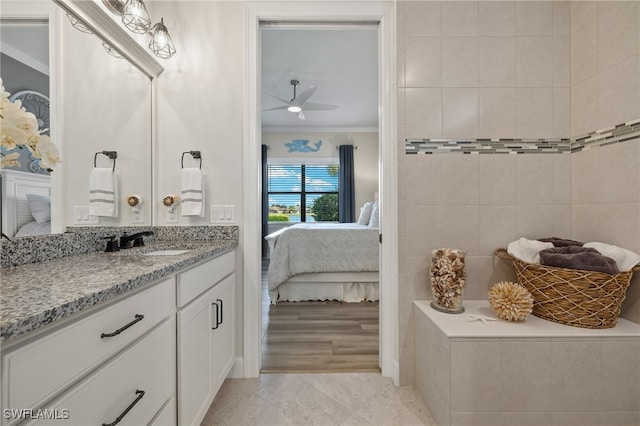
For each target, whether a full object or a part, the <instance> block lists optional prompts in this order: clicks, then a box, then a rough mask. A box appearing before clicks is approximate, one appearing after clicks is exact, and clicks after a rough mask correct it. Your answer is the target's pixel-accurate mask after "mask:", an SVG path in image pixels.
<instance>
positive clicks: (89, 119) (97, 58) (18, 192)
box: [0, 1, 162, 236]
mask: <svg viewBox="0 0 640 426" xmlns="http://www.w3.org/2000/svg"><path fill="white" fill-rule="evenodd" d="M9 3H12V4H9ZM24 3H29V2H25V1H20V2H11V1H9V2H5V1H3V11H2V16H0V18H1V19H2V21H1V23H2V25H1V26H0V27H1V28H2V30H3V33H2V49H1V50H2V53H3V56H2V61H1V62H0V65H2V69H1V71H0V77H2V78H3V80H4V85H5V86H6V89H7V91H10V92H12V93H14V92H18V91H20V90H35V91H37V92H40V93H42V94H43V95H48V93H49V90H52V91H53V92H56V93H57V95H56V96H53V97H52V101H53V102H52V103H51V105H50V107H51V117H53V118H57V121H56V120H54V119H53V118H52V120H51V121H52V122H51V129H52V132H53V133H54V135H55V137H54V139H55V140H54V143H56V145H58V147H59V149H60V151H61V159H62V163H59V164H58V165H57V166H56V167H55V170H54V172H53V173H52V178H51V180H53V181H56V182H60V183H59V184H58V183H56V184H54V185H53V187H52V190H50V189H49V187H50V185H49V183H48V182H46V178H44V179H45V183H44V184H43V183H38V184H37V185H36V186H37V188H35V189H34V187H33V186H32V185H31V183H29V181H30V180H29V179H26V180H25V179H22V177H23V174H24V175H29V176H27V177H32V176H34V175H35V174H34V173H32V171H29V170H27V171H24V172H23V173H22V174H21V173H18V175H19V177H20V179H18V183H17V184H16V183H15V182H13V181H11V179H6V178H5V174H6V173H9V174H11V172H9V170H10V169H11V168H6V167H3V169H2V174H3V182H2V188H3V191H2V230H3V232H4V233H5V234H7V235H10V236H13V235H14V234H15V232H16V231H17V228H18V222H20V225H24V224H25V223H26V222H30V221H33V220H34V216H35V215H36V213H35V212H33V211H31V209H30V208H29V203H28V201H27V199H26V193H27V192H32V193H42V192H43V191H45V192H46V193H49V191H51V193H52V196H51V203H52V209H51V210H52V211H53V212H54V214H53V217H54V219H53V221H52V229H53V230H54V232H56V231H57V232H60V231H62V230H64V229H65V228H66V227H67V226H73V225H92V224H94V223H92V222H93V221H92V220H87V219H90V218H88V217H87V216H86V211H87V210H86V208H87V207H88V205H89V175H90V173H91V171H92V170H93V168H94V155H95V153H96V152H101V151H117V152H118V158H117V167H116V174H117V176H118V177H117V192H118V197H117V204H118V208H117V217H100V218H98V223H97V224H99V225H132V224H140V225H150V224H151V223H152V217H151V211H152V209H151V207H152V205H153V203H152V198H151V197H152V194H151V185H152V183H151V176H152V172H151V158H152V154H151V147H152V122H151V119H152V113H151V102H152V100H151V80H150V77H149V76H151V75H152V73H151V72H149V71H147V70H148V69H153V70H154V72H155V75H156V76H157V75H158V74H159V72H161V70H162V68H161V67H160V66H159V65H158V66H157V68H154V67H155V66H156V64H154V63H152V62H149V61H148V59H146V58H143V60H142V61H143V63H144V65H143V66H141V65H140V62H135V59H133V60H132V62H131V63H130V62H128V61H127V60H125V59H116V58H115V57H113V56H110V54H114V53H115V54H116V55H119V54H120V52H119V51H118V49H114V48H113V45H116V46H123V42H122V38H121V37H117V38H114V40H116V41H115V42H114V43H111V39H110V37H109V34H110V32H109V31H104V28H102V27H100V29H101V30H102V31H99V36H100V38H98V37H95V36H94V35H89V34H86V33H81V32H79V31H78V30H76V29H75V28H74V27H73V26H72V25H71V22H70V20H68V19H67V18H66V17H64V15H63V14H61V16H62V18H60V19H55V20H53V21H51V25H57V26H58V27H57V28H51V31H49V30H48V29H47V25H48V22H47V21H48V20H47V19H33V18H29V19H23V18H22V15H25V16H30V17H31V16H33V15H34V13H32V12H33V8H32V5H27V6H22V7H23V9H25V8H26V10H27V11H28V13H24V14H23V13H21V12H20V6H21V5H24ZM40 3H42V2H40ZM16 4H19V7H17V8H16V7H15V5H16ZM34 4H35V2H34ZM49 4H51V3H49ZM8 6H13V7H8ZM30 8H31V9H30ZM14 9H16V10H18V12H16V13H13V11H14ZM65 9H66V12H73V10H70V9H69V8H68V7H66V8H65ZM83 9H84V7H83ZM9 10H10V11H11V12H7V11H9ZM11 13H13V15H14V16H12V15H11ZM104 15H105V16H107V15H106V13H105V14H104ZM43 16H45V17H46V16H51V14H50V12H45V13H43ZM72 16H73V17H74V18H75V20H78V21H79V23H80V24H82V23H83V21H82V20H80V19H79V18H78V17H77V16H74V15H72ZM83 16H88V18H91V19H92V20H91V21H89V22H93V23H94V25H93V26H91V25H88V28H90V29H91V30H94V29H95V28H96V27H95V22H96V20H97V21H98V22H100V20H101V19H103V17H101V16H96V14H95V13H92V14H89V15H86V14H85V15H83ZM8 23H11V25H8ZM36 23H37V24H38V25H35V24H36ZM9 27H14V28H16V29H18V28H19V29H20V31H24V33H23V34H22V35H21V36H19V37H17V38H18V39H20V40H22V41H25V40H28V41H31V42H33V41H35V40H41V41H40V45H41V46H43V48H41V50H42V49H43V50H44V53H41V54H42V55H43V56H44V58H46V59H48V58H49V55H50V54H51V55H56V56H52V57H54V58H56V61H55V62H53V63H52V66H53V68H52V71H51V75H52V80H51V85H52V87H51V89H50V88H49V77H48V75H46V73H43V72H42V70H41V67H39V66H37V65H36V66H35V67H34V65H33V63H28V64H27V66H28V67H29V68H30V69H31V68H33V69H35V71H36V74H37V73H39V74H41V80H42V82H41V83H37V82H35V81H34V80H33V79H32V80H30V81H27V82H17V79H18V78H19V77H20V78H22V77H25V76H27V75H29V74H30V72H27V71H25V70H24V69H23V70H22V71H19V72H17V73H14V75H16V74H17V77H10V74H9V73H8V72H6V70H5V68H6V67H5V65H8V64H10V63H11V61H10V60H6V59H5V50H7V43H6V41H7V40H8V39H9V38H8V37H5V29H6V28H9ZM16 31H17V30H16ZM36 34H40V35H44V38H42V39H41V38H40V36H36ZM48 34H55V37H56V38H58V40H59V45H58V44H57V43H58V42H56V43H49V42H48V41H47V36H48ZM126 43H128V41H126V42H125V44H124V48H125V49H126V50H125V51H126V52H127V54H126V55H124V56H126V57H127V58H134V57H135V55H132V54H131V52H132V50H131V49H130V48H129V47H128V46H127V44H126ZM31 44H33V43H31ZM49 46H53V47H54V48H56V49H57V50H58V51H52V52H51V53H50V52H49ZM29 48H30V47H29V46H25V45H24V43H23V44H22V45H19V46H18V47H15V49H14V51H16V52H18V54H17V56H18V57H20V58H22V57H24V56H29V53H28V50H29ZM107 48H109V50H111V52H110V53H109V54H108V53H107V51H106V49H107ZM9 50H11V48H9ZM134 51H135V49H134ZM14 56H16V55H14ZM22 62H24V61H22ZM27 62H29V61H27ZM45 62H46V60H45ZM132 63H135V66H134V65H132ZM22 66H25V64H22ZM45 68H46V66H45ZM141 70H145V71H144V73H143V72H141ZM56 73H57V76H56V77H55V78H53V76H54V75H55V74H56ZM54 84H55V87H53V85H54ZM56 89H57V90H56ZM25 160H26V157H25ZM24 163H25V165H27V166H28V164H29V161H24ZM111 165H112V162H111V161H110V160H109V159H108V158H107V157H106V156H102V155H99V156H98V158H97V159H96V166H97V167H99V168H101V167H111ZM33 167H34V166H32V168H33ZM13 174H14V175H15V173H13ZM44 174H46V172H44ZM8 180H9V181H10V182H7V181H8ZM25 182H26V183H25ZM43 185H44V187H45V189H43V188H42V186H43ZM8 186H9V187H10V189H11V191H9V192H11V194H8V193H7V192H8V191H7V187H8ZM131 194H136V195H138V196H139V197H140V198H141V200H142V204H141V205H138V206H137V207H138V208H137V212H136V214H134V212H133V211H132V210H133V208H132V207H130V206H129V205H128V204H127V202H126V200H127V196H128V195H131ZM8 196H11V197H14V198H12V199H11V200H9V201H10V202H7V197H8ZM15 197H17V199H16V198H15ZM75 207H81V208H79V209H78V208H75ZM56 211H58V212H61V214H58V215H56V214H55V212H56ZM56 216H57V217H56ZM8 222H11V223H13V225H12V227H11V229H9V226H8ZM36 222H37V221H36Z"/></svg>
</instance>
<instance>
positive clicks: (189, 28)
mask: <svg viewBox="0 0 640 426" xmlns="http://www.w3.org/2000/svg"><path fill="white" fill-rule="evenodd" d="M153 5H154V6H153V12H150V13H152V14H153V15H154V16H155V17H159V16H163V17H164V22H165V25H167V28H168V29H169V32H170V34H171V35H172V37H173V41H174V43H175V46H176V50H177V52H178V53H176V55H175V56H174V57H173V58H171V59H169V60H164V61H162V65H164V67H165V70H164V72H163V73H162V75H161V76H160V77H159V79H158V83H157V84H158V87H157V102H158V111H157V131H158V138H157V143H158V145H157V147H156V149H155V160H154V161H155V164H156V165H155V166H154V167H155V168H156V176H157V189H156V193H155V197H156V200H157V203H156V216H155V217H156V218H157V224H158V225H165V224H166V209H165V208H164V207H162V205H161V200H162V197H163V196H165V195H167V194H178V193H179V192H180V157H181V155H182V152H184V151H189V150H199V151H201V152H202V171H203V172H204V174H205V175H206V177H207V178H206V195H205V199H206V204H207V205H209V204H225V205H234V206H235V218H236V223H237V224H238V225H241V224H242V217H243V205H242V197H243V188H244V186H245V185H257V184H258V182H243V179H242V164H243V163H242V156H243V148H242V146H243V110H242V108H243V98H244V93H243V88H244V61H243V49H244V47H243V37H244V22H243V12H244V4H243V2H225V1H221V2H213V1H207V2H202V1H179V2H174V1H170V2H164V1H163V2H153ZM188 157H189V156H188V155H187V156H185V165H186V164H187V158H188ZM191 164H194V163H191ZM196 164H197V163H196ZM177 211H178V214H179V213H180V209H179V208H178V210H177ZM178 220H179V224H180V225H189V224H208V223H209V211H208V209H207V213H206V217H204V218H192V217H184V218H183V217H180V216H178ZM240 232H241V233H242V232H243V229H242V228H241V229H240ZM258 238H259V237H258ZM240 242H242V236H241V237H240ZM242 257H243V247H242V246H240V247H239V249H238V251H237V256H236V282H237V283H238V285H237V292H236V300H237V301H238V303H237V305H236V308H237V311H236V321H237V323H236V330H237V333H238V336H237V338H236V342H237V345H238V347H237V353H238V356H242V348H243V339H242V330H243V327H244V325H243V324H244V312H243V309H242V307H243V304H242V301H243V294H244V293H243V290H244V285H245V283H244V278H243V274H242V270H243V261H242ZM254 284H255V285H257V286H259V285H260V281H259V279H258V281H257V283H254ZM256 309H259V307H256Z"/></svg>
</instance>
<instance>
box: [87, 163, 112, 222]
mask: <svg viewBox="0 0 640 426" xmlns="http://www.w3.org/2000/svg"><path fill="white" fill-rule="evenodd" d="M89 215H91V216H107V217H118V177H117V175H116V172H115V171H114V170H113V169H111V168H93V169H92V170H91V174H90V175H89Z"/></svg>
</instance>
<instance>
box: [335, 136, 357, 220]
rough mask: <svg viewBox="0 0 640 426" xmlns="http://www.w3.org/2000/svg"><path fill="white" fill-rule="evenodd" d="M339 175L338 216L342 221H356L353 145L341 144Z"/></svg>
mask: <svg viewBox="0 0 640 426" xmlns="http://www.w3.org/2000/svg"><path fill="white" fill-rule="evenodd" d="M339 152H340V171H339V175H338V218H339V220H340V222H342V223H351V222H355V217H356V212H355V209H356V192H355V183H354V182H355V179H354V176H353V145H340V147H339Z"/></svg>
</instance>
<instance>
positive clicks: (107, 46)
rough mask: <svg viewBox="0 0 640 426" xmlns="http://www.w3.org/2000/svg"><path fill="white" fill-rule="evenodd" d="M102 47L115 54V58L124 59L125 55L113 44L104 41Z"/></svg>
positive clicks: (112, 54) (110, 53)
mask: <svg viewBox="0 0 640 426" xmlns="http://www.w3.org/2000/svg"><path fill="white" fill-rule="evenodd" d="M102 47H104V50H106V51H107V53H108V54H109V55H111V56H113V57H114V58H118V59H122V58H123V56H122V54H121V53H120V52H118V51H117V50H116V49H114V47H113V46H112V45H110V44H109V43H107V42H105V41H103V42H102Z"/></svg>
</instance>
